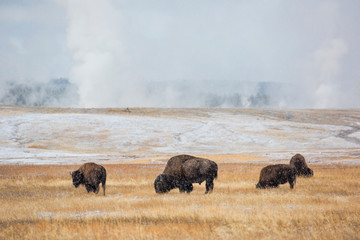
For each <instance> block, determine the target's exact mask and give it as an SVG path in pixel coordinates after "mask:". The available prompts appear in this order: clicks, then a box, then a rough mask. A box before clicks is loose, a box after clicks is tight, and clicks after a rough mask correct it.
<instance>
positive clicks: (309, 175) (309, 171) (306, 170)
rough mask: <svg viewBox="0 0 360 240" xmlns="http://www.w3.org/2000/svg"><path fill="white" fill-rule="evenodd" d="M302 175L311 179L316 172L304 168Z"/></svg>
mask: <svg viewBox="0 0 360 240" xmlns="http://www.w3.org/2000/svg"><path fill="white" fill-rule="evenodd" d="M300 174H301V175H302V176H304V177H311V176H313V175H314V172H313V170H311V169H310V168H304V169H302V171H301V172H300Z"/></svg>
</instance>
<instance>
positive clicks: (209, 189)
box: [205, 179, 214, 194]
mask: <svg viewBox="0 0 360 240" xmlns="http://www.w3.org/2000/svg"><path fill="white" fill-rule="evenodd" d="M213 189H214V180H213V179H207V180H206V192H205V194H207V193H211V192H212V191H213Z"/></svg>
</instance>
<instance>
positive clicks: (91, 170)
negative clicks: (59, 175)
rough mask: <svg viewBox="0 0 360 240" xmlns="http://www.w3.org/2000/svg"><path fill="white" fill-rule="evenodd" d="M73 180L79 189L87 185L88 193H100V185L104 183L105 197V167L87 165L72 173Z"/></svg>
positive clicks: (92, 164) (93, 164)
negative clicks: (80, 186)
mask: <svg viewBox="0 0 360 240" xmlns="http://www.w3.org/2000/svg"><path fill="white" fill-rule="evenodd" d="M70 174H71V176H72V179H73V185H74V186H75V187H76V188H77V187H78V186H79V185H81V184H83V185H85V188H86V191H87V192H94V193H96V194H97V193H98V192H99V184H100V183H102V188H103V193H104V196H105V184H106V170H105V168H104V167H103V166H101V165H97V164H95V163H85V164H83V165H82V166H81V167H80V168H79V169H78V170H76V171H74V172H71V173H70Z"/></svg>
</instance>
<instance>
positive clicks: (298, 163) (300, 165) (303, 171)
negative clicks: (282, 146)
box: [290, 153, 314, 177]
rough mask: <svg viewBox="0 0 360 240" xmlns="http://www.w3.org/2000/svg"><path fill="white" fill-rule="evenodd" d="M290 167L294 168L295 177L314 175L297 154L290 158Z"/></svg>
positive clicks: (303, 159) (302, 158) (301, 156)
mask: <svg viewBox="0 0 360 240" xmlns="http://www.w3.org/2000/svg"><path fill="white" fill-rule="evenodd" d="M290 165H292V166H294V167H295V168H296V175H297V176H304V177H311V176H313V175H314V172H313V170H311V169H310V168H309V167H308V166H307V164H306V162H305V158H304V156H303V155H301V154H299V153H298V154H295V155H294V156H293V157H292V158H291V160H290Z"/></svg>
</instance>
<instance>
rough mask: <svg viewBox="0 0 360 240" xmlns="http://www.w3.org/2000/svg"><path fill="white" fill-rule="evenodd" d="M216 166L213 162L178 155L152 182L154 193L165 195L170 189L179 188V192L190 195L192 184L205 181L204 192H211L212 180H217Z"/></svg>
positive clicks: (171, 159) (170, 160)
mask: <svg viewBox="0 0 360 240" xmlns="http://www.w3.org/2000/svg"><path fill="white" fill-rule="evenodd" d="M217 170H218V166H217V164H216V163H215V162H213V161H211V160H209V159H204V158H198V157H193V156H190V155H178V156H175V157H172V158H170V159H169V161H168V162H167V164H166V166H165V169H164V172H163V173H162V174H160V175H159V176H157V178H156V179H155V181H154V187H155V192H156V193H167V192H169V191H170V190H171V189H174V188H179V190H180V192H187V193H190V192H191V191H192V190H193V185H192V184H193V183H199V184H201V183H202V182H203V181H206V192H205V193H209V192H212V190H213V188H214V179H215V178H217Z"/></svg>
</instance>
